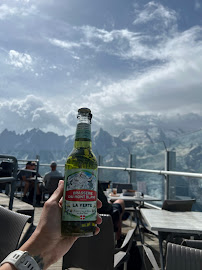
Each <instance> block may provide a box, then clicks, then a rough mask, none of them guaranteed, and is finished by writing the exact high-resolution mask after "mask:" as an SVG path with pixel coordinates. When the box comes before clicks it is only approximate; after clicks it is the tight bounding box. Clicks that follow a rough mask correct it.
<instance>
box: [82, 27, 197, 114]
mask: <svg viewBox="0 0 202 270" xmlns="http://www.w3.org/2000/svg"><path fill="white" fill-rule="evenodd" d="M201 33H202V28H200V27H193V28H192V29H189V30H187V31H185V32H183V33H181V34H180V33H179V34H178V36H177V35H176V36H175V38H173V39H172V38H171V39H168V40H167V41H165V40H164V43H161V47H160V46H159V48H158V50H157V49H156V51H154V55H156V56H157V57H158V58H161V59H167V61H166V62H165V63H161V64H159V65H156V66H153V67H152V68H151V67H150V68H149V69H148V70H147V71H145V72H144V73H143V74H140V75H135V76H130V77H129V78H128V79H125V80H120V81H117V82H116V83H113V84H110V85H108V86H104V87H102V88H101V89H100V91H99V92H97V93H92V94H90V95H89V96H86V97H85V98H86V100H87V101H88V104H93V103H94V100H96V105H95V107H96V108H97V110H99V111H100V112H104V111H105V112H107V111H108V112H110V115H112V114H113V112H114V114H116V112H117V111H122V112H124V113H127V112H128V113H129V112H130V113H134V112H136V113H159V112H163V113H171V111H172V113H179V112H184V113H186V112H196V113H202V109H201V85H202V77H201V70H202V40H200V39H199V38H200V37H201ZM96 108H95V109H96ZM111 111H112V113H111Z"/></svg>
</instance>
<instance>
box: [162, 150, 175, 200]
mask: <svg viewBox="0 0 202 270" xmlns="http://www.w3.org/2000/svg"><path fill="white" fill-rule="evenodd" d="M174 170H176V152H173V151H166V152H165V171H174ZM164 198H165V200H167V199H173V198H175V176H171V175H165V195H164Z"/></svg>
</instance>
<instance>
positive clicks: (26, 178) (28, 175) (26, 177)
mask: <svg viewBox="0 0 202 270" xmlns="http://www.w3.org/2000/svg"><path fill="white" fill-rule="evenodd" d="M29 170H32V171H33V172H32V171H29ZM34 170H36V163H35V162H33V161H28V162H27V163H26V167H25V168H24V169H22V170H20V171H19V173H18V178H19V179H21V180H22V181H23V182H24V184H25V186H24V191H23V198H22V200H23V201H25V202H32V201H33V195H34V181H31V179H32V178H33V177H35V176H36V172H34ZM37 176H39V177H40V174H39V173H38V174H37ZM28 192H29V196H28V197H27V193H28ZM39 196H40V192H39V189H38V187H37V197H36V199H37V201H39V200H40V198H39Z"/></svg>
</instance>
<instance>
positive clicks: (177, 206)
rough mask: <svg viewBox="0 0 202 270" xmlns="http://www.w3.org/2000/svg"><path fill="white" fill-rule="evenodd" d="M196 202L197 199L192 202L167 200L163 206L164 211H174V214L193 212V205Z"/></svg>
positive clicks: (191, 200)
mask: <svg viewBox="0 0 202 270" xmlns="http://www.w3.org/2000/svg"><path fill="white" fill-rule="evenodd" d="M195 202H196V200H195V199H190V200H165V201H164V202H163V205H162V209H163V210H168V211H174V212H186V211H191V210H192V206H193V204H194V203H195Z"/></svg>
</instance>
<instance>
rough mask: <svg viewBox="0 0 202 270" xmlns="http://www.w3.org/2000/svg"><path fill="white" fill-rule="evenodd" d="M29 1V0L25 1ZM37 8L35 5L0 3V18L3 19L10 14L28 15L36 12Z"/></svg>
mask: <svg viewBox="0 0 202 270" xmlns="http://www.w3.org/2000/svg"><path fill="white" fill-rule="evenodd" d="M25 2H26V3H29V1H25ZM36 13H37V8H36V6H35V5H29V6H19V7H18V6H9V5H6V4H3V5H0V20H5V19H6V18H8V17H12V16H15V15H17V16H29V15H31V14H36Z"/></svg>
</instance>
